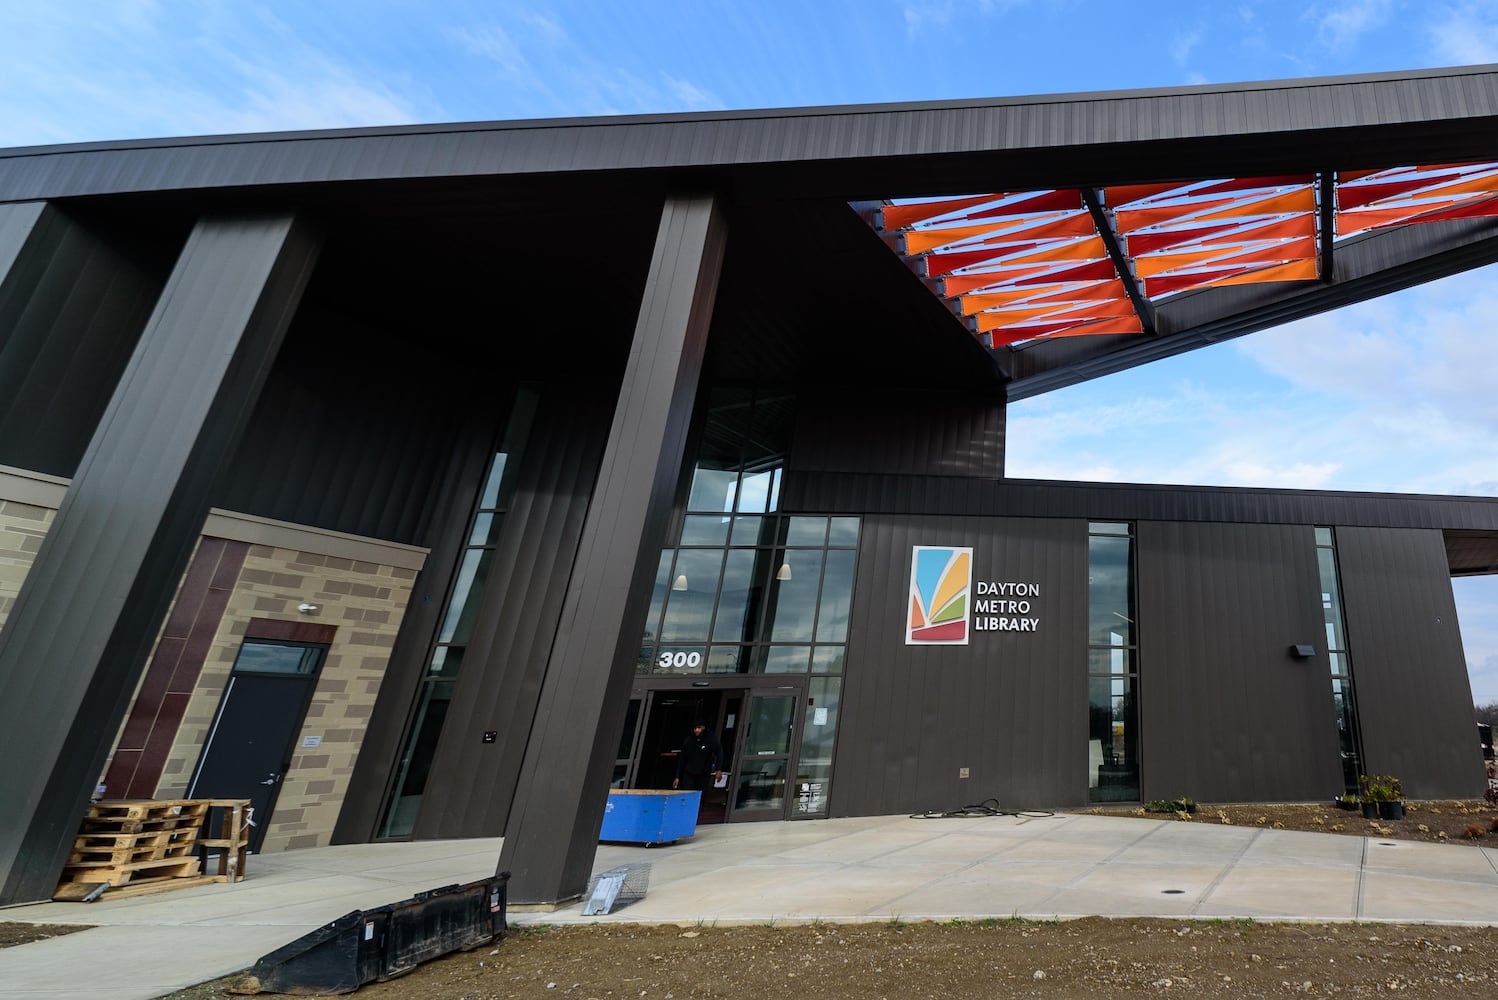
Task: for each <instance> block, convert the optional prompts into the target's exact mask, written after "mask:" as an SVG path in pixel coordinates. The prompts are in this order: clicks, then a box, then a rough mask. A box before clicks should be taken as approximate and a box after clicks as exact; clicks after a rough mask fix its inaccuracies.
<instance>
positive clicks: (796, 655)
mask: <svg viewBox="0 0 1498 1000" xmlns="http://www.w3.org/2000/svg"><path fill="white" fill-rule="evenodd" d="M768 650H769V651H768V652H767V653H766V654H765V666H764V671H765V673H767V674H804V673H806V664H807V659H808V658H809V656H810V655H811V647H810V646H770V647H768Z"/></svg>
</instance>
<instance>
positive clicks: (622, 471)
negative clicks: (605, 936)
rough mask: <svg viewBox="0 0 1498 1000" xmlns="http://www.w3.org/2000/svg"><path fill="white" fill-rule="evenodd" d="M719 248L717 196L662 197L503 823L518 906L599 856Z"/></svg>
mask: <svg viewBox="0 0 1498 1000" xmlns="http://www.w3.org/2000/svg"><path fill="white" fill-rule="evenodd" d="M723 246H724V225H723V220H722V217H721V215H720V212H719V210H718V208H717V206H716V205H715V203H714V199H713V198H711V197H705V196H704V197H676V198H670V199H667V201H666V204H665V207H664V208H663V210H662V212H661V224H660V229H659V231H658V232H657V234H656V238H655V253H654V255H653V257H652V258H651V262H650V273H649V275H648V277H647V278H646V282H645V296H644V300H643V301H642V302H641V304H640V315H639V320H638V322H637V323H636V325H635V335H634V346H633V348H632V349H631V351H630V355H629V363H628V365H627V366H626V368H625V373H624V385H623V387H622V388H621V389H620V390H619V403H618V406H617V408H616V409H615V411H614V423H613V429H612V430H611V431H610V433H609V441H608V445H607V446H606V448H605V451H604V457H603V466H602V469H601V470H600V472H599V476H598V483H597V486H596V487H595V488H594V491H593V499H592V502H591V503H590V504H589V506H588V516H587V520H586V522H585V523H584V526H583V535H582V542H581V545H580V546H579V549H578V556H577V561H576V563H575V564H574V565H573V567H572V576H571V581H570V583H569V585H568V590H567V597H566V601H565V603H564V605H563V610H562V620H561V625H560V627H559V628H558V631H557V638H556V642H555V643H554V644H553V646H552V652H551V658H550V660H549V661H548V663H547V668H546V679H545V681H544V682H543V684H542V689H541V698H540V702H539V705H538V707H537V710H536V718H535V722H534V724H533V725H532V726H531V734H532V735H531V739H530V742H529V744H528V745H527V747H526V751H525V759H524V763H523V764H522V767H521V773H520V780H519V784H518V785H517V787H516V790H515V800H514V804H513V806H512V807H511V809H510V817H509V822H508V823H507V824H506V826H505V840H504V848H503V849H502V851H501V853H500V860H499V867H500V870H502V871H504V870H508V871H509V872H510V873H511V880H510V887H509V893H510V899H511V901H513V902H515V903H551V902H556V901H558V900H562V899H568V898H571V897H574V896H577V895H579V894H580V893H581V892H582V891H583V888H584V887H585V885H586V884H587V880H588V876H589V874H590V873H591V870H592V867H593V856H594V853H595V851H596V849H597V844H598V830H599V827H600V826H601V825H602V823H603V810H604V805H605V804H606V802H607V798H608V788H609V779H610V777H611V775H612V771H613V763H614V755H615V753H616V752H617V749H618V746H617V744H618V740H619V729H620V726H621V725H623V722H624V712H625V709H626V707H627V704H626V703H627V701H628V695H629V689H630V684H631V682H632V681H633V678H634V670H635V658H636V656H637V655H638V654H639V648H640V635H639V631H640V627H641V623H642V622H643V621H644V619H645V609H646V605H647V604H648V602H649V599H650V586H651V583H652V581H653V579H654V576H655V568H656V563H657V561H658V558H657V557H658V554H659V552H660V548H661V545H662V543H663V541H664V537H665V532H666V527H667V524H668V522H669V520H670V516H671V503H672V498H673V495H674V493H675V490H676V482H677V478H678V476H679V475H680V472H681V467H682V461H683V459H684V457H685V455H684V453H685V449H686V439H687V431H688V425H689V423H690V422H691V416H692V405H693V402H694V400H695V397H696V394H697V384H698V381H699V378H700V376H701V373H702V356H703V351H704V349H705V347H706V344H707V328H708V322H709V320H710V319H711V316H712V308H713V297H714V295H715V293H716V291H717V285H718V272H719V269H720V266H721V264H722V259H723Z"/></svg>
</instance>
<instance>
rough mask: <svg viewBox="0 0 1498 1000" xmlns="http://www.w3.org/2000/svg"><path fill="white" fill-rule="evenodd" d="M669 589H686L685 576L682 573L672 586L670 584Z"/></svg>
mask: <svg viewBox="0 0 1498 1000" xmlns="http://www.w3.org/2000/svg"><path fill="white" fill-rule="evenodd" d="M671 589H672V590H686V589H687V575H686V574H685V573H683V574H682V575H681V576H678V577H677V578H676V582H675V583H673V584H671Z"/></svg>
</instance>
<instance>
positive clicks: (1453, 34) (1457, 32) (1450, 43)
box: [1426, 3, 1498, 64]
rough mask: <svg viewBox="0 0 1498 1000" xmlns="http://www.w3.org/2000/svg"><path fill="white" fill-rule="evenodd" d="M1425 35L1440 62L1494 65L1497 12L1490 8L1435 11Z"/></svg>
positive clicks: (1470, 6)
mask: <svg viewBox="0 0 1498 1000" xmlns="http://www.w3.org/2000/svg"><path fill="white" fill-rule="evenodd" d="M1426 31H1427V33H1428V34H1429V36H1430V42H1431V49H1432V51H1433V53H1434V55H1435V56H1436V58H1437V59H1438V60H1439V61H1441V62H1444V63H1455V64H1473V63H1494V62H1498V10H1494V9H1493V7H1492V5H1490V4H1470V3H1468V4H1458V5H1456V6H1453V7H1447V8H1445V9H1444V10H1441V9H1439V8H1437V12H1436V15H1435V17H1434V18H1432V19H1431V21H1430V22H1429V26H1428V27H1427V29H1426Z"/></svg>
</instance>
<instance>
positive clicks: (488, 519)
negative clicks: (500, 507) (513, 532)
mask: <svg viewBox="0 0 1498 1000" xmlns="http://www.w3.org/2000/svg"><path fill="white" fill-rule="evenodd" d="M504 523H505V516H504V515H503V514H493V513H489V514H480V515H479V516H478V517H475V518H474V519H473V533H472V534H471V535H469V536H468V544H469V545H493V544H495V543H496V542H497V541H498V540H499V529H500V527H501V526H502V525H503V524H504Z"/></svg>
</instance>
